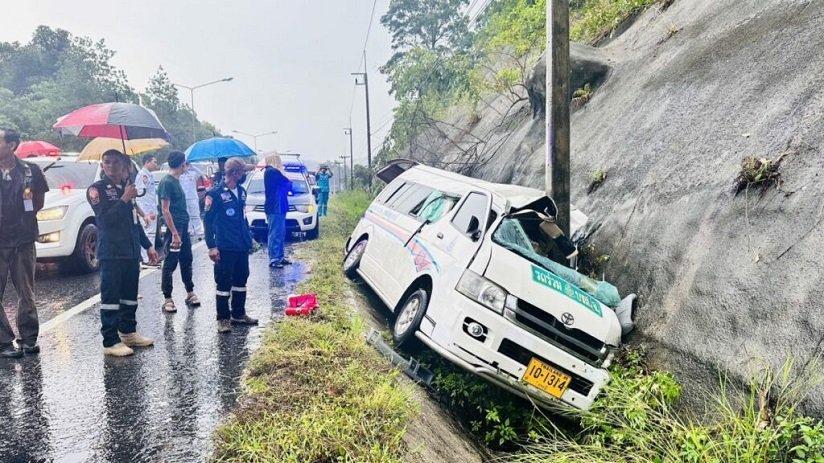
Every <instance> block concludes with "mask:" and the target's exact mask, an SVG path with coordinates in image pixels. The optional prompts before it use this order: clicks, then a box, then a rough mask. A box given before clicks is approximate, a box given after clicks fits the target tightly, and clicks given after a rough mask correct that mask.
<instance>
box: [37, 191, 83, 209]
mask: <svg viewBox="0 0 824 463" xmlns="http://www.w3.org/2000/svg"><path fill="white" fill-rule="evenodd" d="M83 201H86V190H79V189H72V190H49V191H47V192H46V195H45V198H44V201H43V209H48V208H50V207H57V206H70V205H72V204H77V203H79V202H83Z"/></svg>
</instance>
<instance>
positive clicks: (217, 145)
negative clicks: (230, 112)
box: [186, 137, 255, 162]
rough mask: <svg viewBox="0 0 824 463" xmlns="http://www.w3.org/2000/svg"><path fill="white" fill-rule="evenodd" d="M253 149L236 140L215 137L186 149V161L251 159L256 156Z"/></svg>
mask: <svg viewBox="0 0 824 463" xmlns="http://www.w3.org/2000/svg"><path fill="white" fill-rule="evenodd" d="M254 155H255V152H254V150H252V148H249V147H248V146H246V145H245V144H244V143H243V142H242V141H240V140H235V139H234V138H222V137H215V138H209V139H207V140H200V141H199V142H197V143H195V144H193V145H192V146H190V147H188V148H186V160H187V161H189V162H194V161H215V160H217V159H220V158H231V157H249V156H254Z"/></svg>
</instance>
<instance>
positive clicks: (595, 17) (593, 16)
mask: <svg viewBox="0 0 824 463" xmlns="http://www.w3.org/2000/svg"><path fill="white" fill-rule="evenodd" d="M657 1H658V0H586V1H585V2H584V3H583V5H582V6H581V8H580V9H578V10H574V11H572V12H571V13H570V14H571V16H570V30H569V36H570V39H571V40H574V41H576V42H588V43H591V42H595V41H597V40H598V39H600V38H602V37H606V36H609V35H610V34H612V31H614V30H615V29H616V28H617V27H618V26H620V25H621V23H622V22H624V20H626V19H627V18H629V17H630V16H631V15H633V14H635V13H638V12H640V11H643V10H645V9H647V8H648V7H650V6H651V5H653V4H655V3H656V2H657Z"/></svg>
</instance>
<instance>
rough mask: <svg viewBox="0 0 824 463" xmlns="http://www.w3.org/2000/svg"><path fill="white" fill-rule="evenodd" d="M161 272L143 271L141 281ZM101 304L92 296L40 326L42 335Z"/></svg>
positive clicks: (202, 244)
mask: <svg viewBox="0 0 824 463" xmlns="http://www.w3.org/2000/svg"><path fill="white" fill-rule="evenodd" d="M203 246H206V241H200V242H198V243H195V245H193V246H192V252H194V250H195V249H198V248H200V247H203ZM159 270H160V269H159V268H147V269H143V270H142V271H141V272H140V277H139V279H141V280H142V279H143V278H145V277H147V276H149V275H151V274H152V273H155V272H157V271H159ZM99 302H100V293H97V294H95V295H94V296H92V297H90V298H88V299H86V300H85V301H83V302H81V303H80V304H77V305H76V306H74V307H72V308H71V309H69V310H67V311H65V312H63V313H61V314H60V315H57V316H56V317H54V318H52V319H50V320H49V321H47V322H45V323H43V324H42V325H40V334H45V333H48V332H49V331H51V330H53V329H55V328H57V327H58V326H59V325H60V324H61V323H64V322H65V321H66V320H68V319H70V318H72V317H74V316H75V315H77V314H81V313H83V312H85V311H86V310H89V309H91V308H92V307H94V306H95V305H97V304H98V303H99Z"/></svg>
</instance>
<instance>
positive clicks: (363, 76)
mask: <svg viewBox="0 0 824 463" xmlns="http://www.w3.org/2000/svg"><path fill="white" fill-rule="evenodd" d="M363 57H364V63H365V62H366V52H364V55H363ZM352 75H353V76H355V85H356V86H357V85H363V86H364V87H365V90H366V167H368V168H369V186H370V187H371V186H372V122H371V120H370V117H369V74H367V73H366V72H365V70H364V72H353V73H352ZM359 78H360V79H359Z"/></svg>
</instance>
